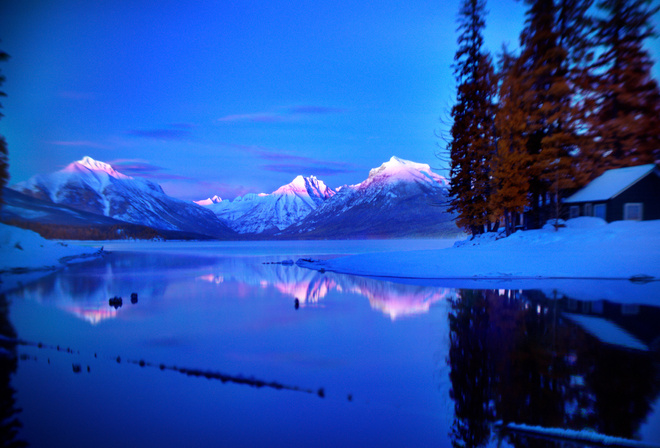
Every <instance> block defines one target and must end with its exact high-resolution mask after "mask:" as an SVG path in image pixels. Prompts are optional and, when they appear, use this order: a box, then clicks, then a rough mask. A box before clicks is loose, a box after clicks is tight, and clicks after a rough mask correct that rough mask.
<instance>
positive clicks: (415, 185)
mask: <svg viewBox="0 0 660 448" xmlns="http://www.w3.org/2000/svg"><path fill="white" fill-rule="evenodd" d="M447 187H448V182H447V180H446V179H445V178H444V177H442V176H439V175H438V174H436V173H434V172H433V171H431V168H430V166H429V165H427V164H421V163H415V162H411V161H408V160H403V159H399V158H398V157H392V158H391V159H390V160H389V161H387V162H385V163H383V164H382V165H381V166H380V167H378V168H374V169H372V170H371V171H370V172H369V177H368V178H367V179H366V180H365V181H363V182H361V183H359V184H357V185H351V186H344V187H342V188H340V189H338V191H337V194H336V195H334V196H332V197H331V198H329V199H328V200H326V201H324V202H323V203H321V204H320V205H319V206H318V207H317V208H316V209H315V210H314V211H313V212H311V213H309V214H308V215H307V216H305V218H304V219H302V220H301V221H299V222H297V223H295V224H293V225H292V226H290V227H288V228H286V229H285V230H284V231H283V232H281V233H280V234H279V235H281V236H284V237H301V238H393V237H394V238H402V237H424V236H453V235H458V234H459V233H460V230H459V229H458V228H457V227H456V224H455V223H454V222H453V221H452V219H453V217H452V215H451V214H449V213H448V212H447V203H448V197H447Z"/></svg>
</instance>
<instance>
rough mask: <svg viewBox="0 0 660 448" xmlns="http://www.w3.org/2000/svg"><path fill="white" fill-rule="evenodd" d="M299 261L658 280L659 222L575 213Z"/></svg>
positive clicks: (361, 269)
mask: <svg viewBox="0 0 660 448" xmlns="http://www.w3.org/2000/svg"><path fill="white" fill-rule="evenodd" d="M299 264H300V265H301V266H304V267H308V268H312V269H318V270H321V269H324V270H326V271H333V272H339V273H345V274H355V275H364V276H372V277H391V278H402V279H406V278H407V279H469V280H477V279H498V280H513V279H517V280H522V279H542V278H545V279H627V280H629V279H633V280H635V279H641V280H643V281H649V280H658V279H660V221H657V220H656V221H640V222H637V221H618V222H613V223H610V224H608V223H606V222H605V221H603V220H601V219H598V218H586V217H582V218H576V219H572V220H569V221H567V222H566V227H560V228H559V229H557V230H555V228H554V227H552V226H546V227H544V228H543V229H539V230H530V231H525V232H516V233H514V234H513V235H511V236H509V237H507V238H501V239H496V235H495V234H489V235H484V236H483V237H481V238H476V239H474V240H472V241H465V242H459V243H457V244H455V245H454V247H451V248H447V249H441V250H433V251H408V252H389V253H387V254H361V255H353V256H349V257H342V258H335V259H332V260H323V261H314V262H301V263H299Z"/></svg>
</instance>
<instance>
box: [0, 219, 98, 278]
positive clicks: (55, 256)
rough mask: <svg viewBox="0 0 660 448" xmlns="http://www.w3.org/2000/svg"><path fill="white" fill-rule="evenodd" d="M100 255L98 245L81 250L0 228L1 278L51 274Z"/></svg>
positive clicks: (79, 246) (80, 247)
mask: <svg viewBox="0 0 660 448" xmlns="http://www.w3.org/2000/svg"><path fill="white" fill-rule="evenodd" d="M101 253H102V251H101V245H100V244H98V245H93V246H89V245H86V246H82V245H78V244H76V243H73V242H68V241H67V242H64V241H53V240H47V239H45V238H42V237H41V236H40V235H39V234H37V233H36V232H33V231H31V230H24V229H19V228H18V227H14V226H9V225H6V224H0V274H3V275H5V274H23V273H29V272H35V271H51V270H55V269H58V268H61V267H63V266H65V265H66V264H69V263H75V262H79V261H86V260H89V259H91V258H95V257H98V256H100V255H101Z"/></svg>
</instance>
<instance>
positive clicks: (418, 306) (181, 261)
mask: <svg viewBox="0 0 660 448" xmlns="http://www.w3.org/2000/svg"><path fill="white" fill-rule="evenodd" d="M86 268H87V269H86V275H85V276H80V275H78V274H77V273H76V271H75V270H74V269H68V270H64V271H61V272H57V273H54V274H52V275H50V276H47V277H45V278H43V279H40V280H38V281H36V282H34V283H32V284H30V285H28V286H27V287H25V288H24V289H22V290H21V291H20V296H21V297H22V298H27V299H33V300H36V301H38V302H40V303H44V304H49V305H53V306H56V307H58V308H60V309H63V310H65V311H67V312H69V313H72V314H74V315H76V316H78V317H80V318H82V319H84V320H86V321H88V322H90V323H92V324H96V323H98V322H100V321H102V320H105V319H109V318H114V317H117V315H118V313H121V312H122V311H123V310H122V309H121V308H119V309H115V308H112V307H110V306H108V299H109V298H110V297H114V296H115V295H118V296H121V295H122V294H123V295H124V298H125V299H126V298H127V297H128V296H130V294H131V293H132V292H138V294H139V297H140V298H141V299H140V300H141V303H142V301H143V300H147V301H148V300H149V298H153V297H157V296H162V295H163V294H164V291H165V290H166V289H167V288H168V286H169V285H168V282H170V283H176V282H180V281H181V276H180V275H172V276H170V275H155V274H156V273H159V274H162V273H163V272H177V273H179V274H180V272H181V271H183V272H186V273H187V272H195V273H197V272H198V271H200V270H201V271H206V273H203V274H199V275H195V277H194V278H195V280H198V281H203V282H208V283H213V284H216V285H222V284H227V283H234V284H238V286H239V288H240V289H243V290H244V288H262V289H263V288H274V289H275V290H277V291H279V292H280V293H281V294H283V295H286V296H289V297H291V298H292V300H293V299H298V300H299V302H300V306H301V307H304V306H313V305H319V304H320V303H321V301H322V300H323V299H324V298H325V297H326V296H327V294H328V293H329V292H330V291H337V292H339V293H345V294H356V295H360V296H363V297H366V298H367V299H368V300H369V303H370V304H371V307H372V308H373V309H374V310H380V311H381V312H382V313H384V314H386V315H387V316H389V317H390V318H391V319H392V320H395V319H397V318H401V317H404V316H410V315H415V314H423V313H426V312H428V311H429V308H430V307H431V306H432V305H433V304H434V303H436V302H438V301H440V300H445V299H448V298H451V297H453V295H454V291H455V290H454V289H450V288H438V287H430V286H416V285H407V284H398V283H393V282H388V281H383V280H375V279H370V278H364V277H357V276H353V275H344V274H335V273H332V272H327V273H319V272H318V271H313V270H309V269H301V268H299V267H298V266H295V265H293V266H287V265H281V264H264V263H262V262H256V261H255V260H254V259H253V258H241V257H232V258H219V259H215V258H204V257H180V256H178V257H167V256H162V255H154V254H144V255H143V254H141V255H140V257H135V256H134V255H123V254H112V255H111V256H108V257H106V258H104V259H101V260H97V261H96V262H92V263H89V264H88V265H86ZM209 271H210V272H209ZM131 273H132V274H131ZM191 275H194V274H191ZM191 293H192V291H191ZM126 302H127V300H124V304H126ZM125 306H126V305H124V307H125Z"/></svg>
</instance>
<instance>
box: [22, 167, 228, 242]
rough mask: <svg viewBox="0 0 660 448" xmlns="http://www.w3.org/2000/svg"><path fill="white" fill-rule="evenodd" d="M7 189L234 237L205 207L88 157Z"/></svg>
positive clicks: (151, 223) (124, 217) (125, 218)
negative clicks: (169, 193)
mask: <svg viewBox="0 0 660 448" xmlns="http://www.w3.org/2000/svg"><path fill="white" fill-rule="evenodd" d="M11 188H12V189H13V190H15V191H18V192H19V193H22V194H24V195H27V196H30V197H32V198H35V199H39V200H42V201H46V202H50V203H54V204H60V205H63V206H66V207H68V208H71V209H76V210H81V211H83V212H87V213H91V214H95V215H103V216H107V217H109V218H113V219H115V220H118V221H122V222H127V223H134V224H139V225H142V226H147V227H151V228H154V229H162V230H167V231H177V232H188V233H194V234H200V235H206V236H211V237H214V238H231V237H233V236H235V233H234V232H233V231H232V230H231V229H229V228H228V227H227V226H226V225H225V224H223V223H222V222H220V220H218V218H217V217H216V216H215V215H214V214H213V213H212V212H210V211H209V210H206V209H205V208H204V207H202V206H199V205H197V204H194V203H192V202H186V201H182V200H179V199H175V198H172V197H170V196H168V195H166V194H165V192H164V191H163V189H162V188H161V187H160V185H158V184H155V183H153V182H151V181H148V180H146V179H141V178H133V177H130V176H126V175H124V174H121V173H119V172H118V171H116V170H114V169H113V168H112V167H111V166H110V165H108V164H107V163H104V162H100V161H96V160H94V159H92V158H90V157H84V158H83V159H82V160H79V161H77V162H73V163H71V164H69V165H68V166H67V167H66V168H64V169H63V170H61V171H57V172H55V173H51V174H45V175H37V176H34V177H32V178H30V179H29V180H27V181H25V182H21V183H18V184H16V185H14V186H12V187H11Z"/></svg>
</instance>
